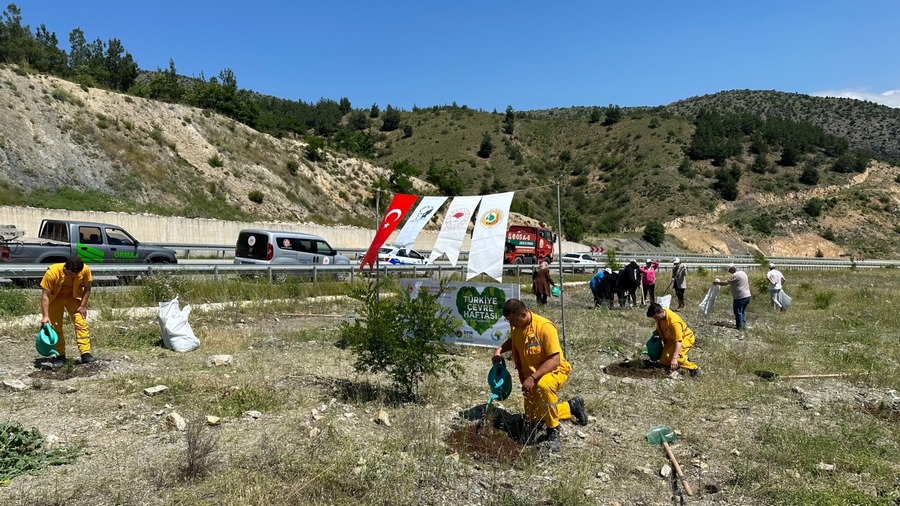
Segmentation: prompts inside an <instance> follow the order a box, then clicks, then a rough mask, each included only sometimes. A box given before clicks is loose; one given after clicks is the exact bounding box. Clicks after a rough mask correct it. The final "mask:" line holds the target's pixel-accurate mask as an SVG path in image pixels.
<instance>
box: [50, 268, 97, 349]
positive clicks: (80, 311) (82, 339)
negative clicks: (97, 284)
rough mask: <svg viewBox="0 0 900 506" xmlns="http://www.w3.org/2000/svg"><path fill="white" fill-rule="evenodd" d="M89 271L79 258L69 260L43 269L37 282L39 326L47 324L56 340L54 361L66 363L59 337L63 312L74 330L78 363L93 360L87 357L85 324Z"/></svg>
mask: <svg viewBox="0 0 900 506" xmlns="http://www.w3.org/2000/svg"><path fill="white" fill-rule="evenodd" d="M92 281H93V278H92V277H91V269H90V267H88V266H86V265H84V261H83V260H81V259H80V258H70V259H69V260H67V261H66V262H65V263H59V264H53V265H51V266H50V267H48V268H47V272H46V273H44V278H43V279H42V280H41V288H42V289H43V290H42V291H41V326H43V325H44V324H45V323H47V322H50V325H51V326H52V327H53V330H55V331H56V334H57V335H58V336H59V341H57V343H56V351H57V352H58V353H59V355H57V357H56V361H61V362H65V361H66V340H65V337H63V309H65V310H66V311H67V312H68V313H69V318H70V319H71V320H72V324H73V325H74V326H75V342H76V344H78V351H79V353H81V363H82V364H87V363H90V362H93V361H94V360H95V359H94V357H93V356H92V355H91V334H90V332H89V331H88V324H87V320H86V318H87V303H88V299H90V297H91V282H92Z"/></svg>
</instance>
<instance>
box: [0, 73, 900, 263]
mask: <svg viewBox="0 0 900 506" xmlns="http://www.w3.org/2000/svg"><path fill="white" fill-rule="evenodd" d="M784 96H787V97H790V98H791V99H792V101H789V102H788V101H786V100H785V99H784ZM785 103H796V104H805V105H804V106H803V107H800V106H799V105H798V106H796V108H797V109H798V110H801V109H802V110H804V111H812V110H814V109H816V108H818V109H821V111H820V112H819V114H818V115H817V116H812V115H810V116H803V118H805V119H804V120H803V121H805V122H808V123H809V125H807V123H802V124H801V123H791V122H790V121H793V120H790V121H789V122H787V123H784V124H778V125H776V126H778V127H779V128H782V130H784V131H786V132H788V133H793V132H801V133H809V131H810V129H813V130H814V133H815V132H819V130H821V132H819V133H815V135H814V136H815V137H816V138H817V139H819V141H816V142H819V144H816V142H813V143H812V144H810V145H807V146H804V147H803V149H804V150H806V151H800V152H798V153H795V154H794V156H793V159H792V160H790V163H789V164H788V163H784V162H783V159H784V158H785V153H786V152H787V151H789V150H790V149H793V148H790V149H785V147H784V146H783V144H785V142H784V141H783V140H777V139H776V140H772V141H769V143H768V145H767V147H766V152H765V153H764V154H763V155H761V156H760V155H759V154H758V153H755V152H754V151H755V150H756V149H757V148H758V146H757V143H758V141H757V140H755V139H757V138H758V137H759V136H760V135H762V134H761V133H759V132H764V131H771V130H773V129H772V128H771V127H770V126H769V125H768V124H766V123H765V121H766V120H765V118H775V117H780V116H776V112H777V111H779V110H783V109H785V108H786V107H787V106H783V107H781V108H778V107H776V105H777V104H785ZM0 104H2V105H3V106H4V110H6V111H7V113H6V114H4V117H3V119H2V121H0V160H2V161H0V188H2V189H3V190H4V191H3V192H2V197H0V204H3V205H31V206H38V207H55V208H63V209H93V210H113V211H130V212H149V213H155V214H161V215H180V216H188V217H208V218H218V219H233V220H243V219H266V220H286V221H306V222H316V223H321V224H350V225H362V226H370V224H371V220H372V218H371V216H372V213H373V211H372V209H373V205H372V204H373V195H374V190H375V188H376V187H380V188H383V189H385V190H386V191H387V192H392V191H398V190H404V189H405V190H404V191H419V192H422V193H440V192H443V193H447V194H476V193H480V194H486V193H493V192H499V191H516V199H515V200H514V202H513V210H514V211H517V212H519V213H521V214H523V215H526V216H530V217H532V218H535V219H537V220H540V221H544V222H546V223H550V224H555V223H556V205H557V199H556V195H557V182H559V191H560V195H561V197H562V198H561V208H562V213H563V233H564V234H565V235H566V236H567V237H568V238H570V239H573V240H576V241H580V242H583V243H593V244H598V245H602V244H604V243H612V240H611V239H610V238H611V236H614V235H617V234H623V233H624V234H634V233H635V232H640V231H641V230H642V229H643V227H644V226H645V225H646V224H647V223H650V222H661V223H664V224H665V225H666V229H667V234H669V243H671V241H675V243H674V244H676V245H677V246H680V247H682V248H685V249H688V250H693V251H712V252H721V253H726V254H728V253H741V254H743V253H746V252H748V251H749V252H755V251H761V252H763V253H765V254H781V255H809V256H812V255H813V254H823V255H827V256H836V255H840V254H853V255H864V256H896V255H897V254H898V251H900V227H898V225H897V224H896V218H895V216H896V214H897V212H898V211H900V185H898V182H897V181H898V177H900V171H898V168H897V167H896V166H894V165H892V164H890V163H889V161H888V160H889V159H890V158H889V157H887V156H885V157H882V158H881V160H879V159H877V158H876V159H874V160H873V161H871V162H868V161H867V160H869V158H868V157H866V158H864V159H863V158H860V156H862V155H852V156H851V155H850V153H856V151H854V150H858V149H872V150H874V151H878V152H881V153H884V154H886V155H887V154H891V153H894V152H895V150H897V148H896V147H895V146H893V145H892V144H891V143H890V142H888V140H885V141H884V142H881V143H876V144H872V145H869V144H866V143H864V142H861V140H860V139H863V138H869V137H871V136H861V135H858V134H854V135H850V134H847V136H846V137H842V136H841V135H840V133H841V129H840V128H839V127H840V126H841V125H844V124H846V125H852V124H854V123H853V122H850V123H847V122H844V123H839V122H836V121H830V120H828V119H829V118H831V119H833V118H856V119H855V120H853V121H855V124H859V125H861V126H860V127H859V130H860V131H862V132H882V131H892V130H891V129H892V128H895V127H894V126H892V125H894V124H896V116H897V113H896V112H894V111H893V110H883V109H886V108H881V109H879V108H878V107H875V108H873V104H866V103H863V102H858V101H850V100H832V99H819V98H815V97H795V96H793V95H789V94H778V93H774V92H724V93H722V94H719V95H713V96H709V97H699V98H695V99H688V100H685V101H682V102H677V103H675V104H672V105H670V106H667V107H655V108H637V109H620V108H618V107H614V106H612V107H605V108H587V107H583V108H569V109H555V110H548V111H527V112H521V111H520V112H516V111H513V110H512V108H510V109H509V110H508V111H506V114H503V113H488V112H484V111H476V110H472V109H469V108H467V107H466V106H457V105H455V104H454V105H450V106H435V107H430V108H415V109H414V110H412V111H398V110H396V109H393V110H392V109H391V108H390V107H388V108H387V109H386V110H385V111H370V110H366V109H352V108H349V103H346V104H345V105H346V106H347V107H348V110H349V112H348V113H346V114H344V115H343V117H342V118H341V119H340V123H339V128H340V130H338V131H336V132H332V133H331V134H329V135H326V136H324V137H323V136H320V135H317V133H316V132H317V131H316V130H315V129H310V130H308V131H305V133H302V134H298V133H294V132H292V131H277V132H275V133H274V134H272V135H270V134H266V133H263V132H261V131H259V130H255V129H253V128H250V127H248V126H247V125H245V124H242V123H240V122H238V121H236V120H234V119H231V118H228V117H225V116H223V115H220V114H217V113H215V112H211V111H210V110H207V109H201V108H197V107H190V106H187V105H183V104H176V103H168V102H162V101H157V100H150V99H145V98H140V97H136V96H133V95H129V94H124V93H117V92H112V91H107V90H103V89H98V88H92V87H88V86H86V85H83V84H82V85H78V84H74V83H72V82H70V81H66V80H62V79H59V78H55V77H50V76H46V75H41V74H34V73H31V72H29V71H26V70H25V69H23V68H22V67H19V66H4V67H0ZM754 104H757V105H758V106H757V107H756V108H754ZM701 110H713V111H715V113H716V114H720V115H721V117H722V118H724V119H723V120H722V121H723V122H724V123H725V124H730V123H729V122H732V123H733V120H731V119H729V118H733V117H739V116H738V113H740V115H742V116H740V117H741V118H744V117H754V118H756V119H755V120H754V121H755V123H752V122H751V123H752V124H750V126H749V127H748V126H746V125H747V124H743V125H744V126H743V127H742V128H749V129H750V131H748V132H743V131H741V132H738V134H737V136H736V137H734V138H733V139H729V140H728V142H731V143H732V144H734V145H736V146H737V148H736V149H735V150H734V151H733V152H732V153H731V154H729V155H728V156H727V157H725V158H723V159H722V160H716V159H706V158H702V157H694V158H693V159H692V158H691V157H689V156H687V154H691V153H692V152H693V151H696V143H697V141H696V139H697V137H698V135H697V131H698V128H701V129H702V128H705V127H698V120H697V117H698V116H696V115H695V114H699V111H701ZM876 110H877V111H878V114H877V115H876V114H874V113H872V112H871V111H876ZM695 111H696V113H695ZM842 111H843V112H842ZM372 112H374V114H372ZM767 115H768V116H767ZM760 118H762V119H760ZM360 120H362V121H360ZM826 120H828V121H826ZM864 120H866V121H864ZM815 121H819V122H821V124H817V123H814V122H815ZM848 121H849V120H848ZM745 123H746V122H745ZM785 125H787V126H785ZM797 125H800V126H797ZM766 128H768V130H766ZM845 128H849V127H845ZM753 129H756V130H753ZM785 129H786V130H785ZM815 129H819V130H815ZM851 130H852V129H851ZM823 132H830V133H827V134H826V133H823ZM348 139H349V140H353V142H350V141H349V140H348ZM822 139H824V141H822ZM834 139H837V141H835V140H834ZM825 141H827V142H825ZM838 141H839V142H838ZM894 142H896V139H894ZM354 143H356V144H354ZM359 143H362V144H363V145H365V146H366V148H365V149H364V150H363V151H365V153H366V154H365V155H364V156H363V155H362V154H359V153H358V152H359V151H360V149H359ZM835 143H837V144H838V147H837V148H833V147H832V146H833V145H835ZM840 143H843V144H840ZM876 148H877V149H876ZM692 150H693V151H692ZM354 153H356V154H357V155H358V156H354ZM839 153H843V154H839ZM847 156H851V161H852V163H851V165H849V166H848V167H849V169H848V170H844V169H843V168H841V169H840V170H837V168H836V167H839V166H840V167H843V165H841V160H842V159H843V158H842V157H847ZM860 159H862V160H863V163H862V165H860V164H858V163H857V161H858V160H860ZM760 161H762V165H760ZM760 167H762V169H760ZM856 170H862V172H855V171H856ZM809 173H812V174H814V175H815V181H813V182H810V181H809V180H808V179H804V181H805V182H800V181H801V180H802V179H803V178H804V177H806V176H805V175H808V174H809ZM728 177H731V178H734V179H733V181H732V182H733V186H734V188H733V190H734V194H733V195H731V196H728V198H726V196H723V188H722V185H723V178H728ZM725 183H728V181H725ZM403 185H409V188H412V189H413V190H410V189H408V188H407V187H406V186H403ZM554 228H555V227H554Z"/></svg>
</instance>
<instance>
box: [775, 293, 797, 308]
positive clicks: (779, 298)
mask: <svg viewBox="0 0 900 506" xmlns="http://www.w3.org/2000/svg"><path fill="white" fill-rule="evenodd" d="M793 302H794V299H792V298H791V297H789V296H788V294H786V293H784V290H779V292H778V295H776V296H775V306H776V308H777V309H780V310H782V311H787V310H788V308H789V307H791V304H792V303H793Z"/></svg>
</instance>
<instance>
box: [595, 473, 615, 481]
mask: <svg viewBox="0 0 900 506" xmlns="http://www.w3.org/2000/svg"><path fill="white" fill-rule="evenodd" d="M597 479H599V480H600V481H602V482H603V483H609V482H610V481H611V480H612V478H611V477H610V475H609V473H604V472H603V471H600V472H598V473H597Z"/></svg>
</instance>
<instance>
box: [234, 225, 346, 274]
mask: <svg viewBox="0 0 900 506" xmlns="http://www.w3.org/2000/svg"><path fill="white" fill-rule="evenodd" d="M234 263H235V264H252V265H313V264H321V265H350V259H349V258H347V257H346V256H344V255H340V254H338V252H337V251H335V249H334V248H332V247H331V245H330V244H328V241H326V240H325V239H324V238H322V237H320V236H318V235H312V234H303V233H300V232H286V231H279V230H265V229H246V230H241V232H240V233H239V234H238V239H237V244H235V247H234ZM348 274H349V269H348V270H347V271H346V272H343V271H342V272H340V273H339V274H338V275H337V277H338V279H344V278H346V276H347V275H348ZM284 277H285V274H284V273H281V274H279V275H278V276H277V278H278V279H279V280H281V279H284Z"/></svg>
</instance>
